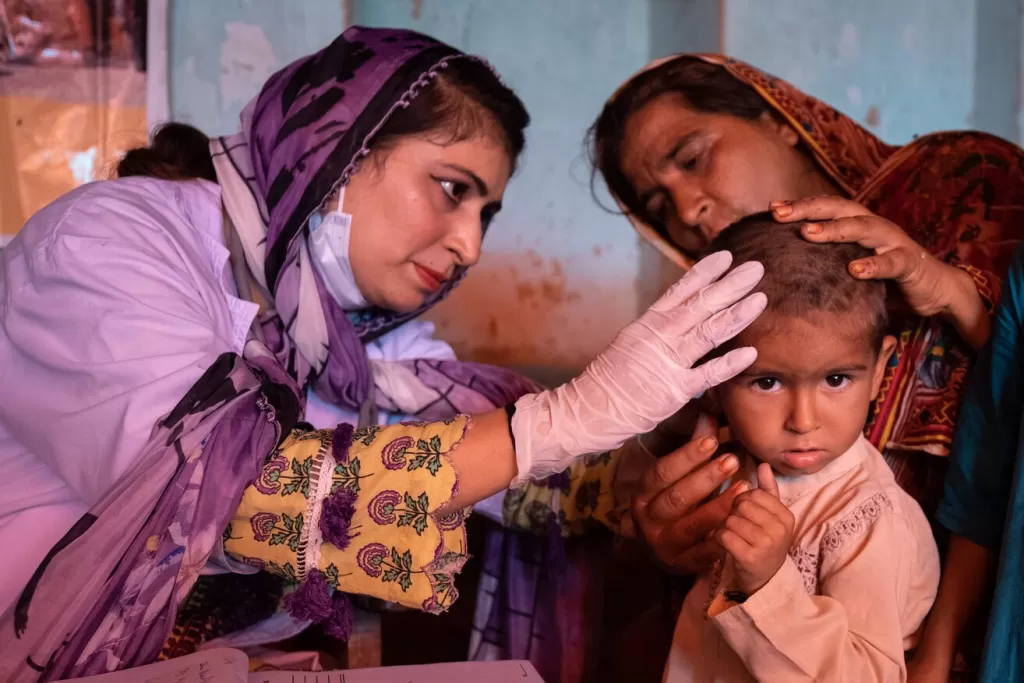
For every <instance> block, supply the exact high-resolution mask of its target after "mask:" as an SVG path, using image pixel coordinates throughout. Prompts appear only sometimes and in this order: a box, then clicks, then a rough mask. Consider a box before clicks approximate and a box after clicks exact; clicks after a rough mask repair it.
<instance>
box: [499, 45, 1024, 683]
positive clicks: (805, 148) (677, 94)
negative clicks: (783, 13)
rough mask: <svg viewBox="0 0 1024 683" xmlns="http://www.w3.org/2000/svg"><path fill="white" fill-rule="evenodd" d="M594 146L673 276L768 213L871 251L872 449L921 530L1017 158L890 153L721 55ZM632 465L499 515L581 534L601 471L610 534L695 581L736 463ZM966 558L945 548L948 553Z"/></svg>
mask: <svg viewBox="0 0 1024 683" xmlns="http://www.w3.org/2000/svg"><path fill="white" fill-rule="evenodd" d="M592 135H593V146H594V148H593V152H594V162H595V169H596V171H597V172H599V173H600V175H601V176H602V177H603V179H604V181H605V182H606V183H607V185H608V187H609V189H610V190H611V193H612V195H613V196H614V197H615V198H616V200H617V201H618V202H619V205H620V207H621V208H622V209H623V210H624V212H625V213H626V215H627V216H628V217H629V219H630V221H631V223H632V224H633V226H634V227H635V228H636V229H637V230H638V232H639V233H640V234H641V235H642V236H643V237H644V238H645V239H647V240H648V241H650V242H651V243H652V244H653V245H654V246H655V247H656V248H657V249H658V250H659V251H660V252H661V253H662V254H664V255H665V256H666V257H667V258H668V259H670V260H671V261H672V262H674V263H675V264H677V265H678V266H680V267H681V268H688V267H689V266H690V264H692V263H693V259H694V258H696V257H697V256H698V255H699V254H700V253H701V252H702V251H703V250H704V249H706V248H707V247H708V245H709V244H710V242H711V240H712V239H713V238H714V237H715V236H716V235H718V234H719V233H720V232H721V231H722V229H723V228H725V227H726V226H727V225H729V224H731V223H733V222H735V221H737V220H738V219H740V218H743V217H745V216H749V215H751V214H755V213H758V212H762V211H765V210H767V209H769V208H770V209H771V211H772V213H773V217H774V218H775V219H776V220H777V221H779V222H799V223H804V225H803V228H802V234H803V236H804V237H805V238H806V239H807V240H810V241H813V242H822V243H824V242H856V243H858V244H860V245H862V246H863V247H865V248H867V249H868V250H870V251H869V252H867V253H866V254H865V255H864V257H863V258H859V259H857V260H855V261H853V262H852V263H850V264H849V272H850V274H851V275H853V276H854V277H857V278H861V279H881V280H887V281H889V282H891V284H892V285H893V287H892V288H891V289H893V290H898V292H899V295H898V296H892V297H890V301H891V302H893V303H894V304H895V308H894V310H892V311H891V318H892V321H891V327H890V330H891V331H892V333H893V334H894V335H895V346H894V349H893V354H892V357H891V358H890V360H889V363H888V365H887V366H886V368H885V372H884V376H883V378H882V381H881V382H880V386H879V395H878V397H877V398H876V399H875V400H874V402H873V404H872V408H871V411H870V413H869V416H868V419H867V421H866V424H865V425H864V429H865V435H866V436H867V438H868V440H869V441H870V443H871V444H872V445H873V446H874V447H875V448H877V449H878V450H879V451H881V453H882V454H883V456H884V457H885V460H886V461H887V462H888V464H889V465H890V467H891V468H892V470H893V472H894V474H895V476H896V480H897V482H898V483H899V485H900V486H901V487H903V488H904V489H905V490H906V491H908V492H909V493H910V494H911V495H912V496H913V498H914V499H916V500H917V501H918V502H919V503H920V504H921V506H922V507H923V509H924V510H925V512H926V513H927V514H928V515H929V517H930V518H931V517H932V516H933V514H934V512H935V509H936V506H937V504H938V502H939V498H940V496H941V493H942V486H943V479H944V475H945V472H946V469H947V456H948V454H949V452H950V446H951V443H952V440H953V428H954V424H955V421H956V417H957V412H958V410H959V407H960V404H961V402H962V400H963V396H964V392H965V388H966V381H967V375H968V372H969V370H970V367H971V365H972V362H973V359H974V356H975V353H976V351H977V350H978V349H979V348H981V347H982V346H983V345H984V344H985V342H986V341H987V339H988V337H989V335H990V329H991V323H990V316H991V315H992V313H993V311H994V309H995V306H996V304H997V303H998V299H999V292H1000V289H1001V284H1002V279H1003V277H1004V276H1005V274H1006V272H1007V268H1008V266H1009V263H1010V260H1011V258H1012V256H1013V254H1014V251H1015V249H1016V247H1017V245H1018V244H1019V243H1020V241H1021V239H1022V237H1024V222H1022V220H1021V209H1020V207H1021V206H1024V153H1022V151H1021V149H1020V148H1018V147H1017V146H1016V145H1013V144H1010V143H1008V142H1005V141H1003V140H1001V139H998V138H996V137H994V136H991V135H988V134H985V133H979V132H957V133H936V134H932V135H926V136H922V137H920V138H918V139H916V140H915V141H914V142H912V143H910V144H908V145H905V146H903V147H894V146H890V145H887V144H885V143H883V142H882V141H880V140H879V139H878V138H876V137H875V136H873V135H872V134H871V133H869V132H868V131H867V130H865V129H864V128H862V127H861V126H859V125H858V124H856V123H855V122H854V121H852V120H851V119H850V118H848V117H846V116H844V115H843V114H841V113H839V112H838V111H836V110H835V109H833V108H832V107H830V106H828V105H827V104H825V103H822V102H820V101H818V100H816V99H814V98H812V97H810V96H808V95H806V94H804V93H802V92H800V91H799V90H797V89H796V88H794V87H793V86H791V85H790V84H788V83H786V82H784V81H781V80H779V79H777V78H774V77H772V76H770V75H768V74H765V73H763V72H761V71H759V70H757V69H756V68H754V67H752V66H750V65H747V64H744V63H742V62H739V61H736V60H732V59H729V58H726V57H721V56H716V55H679V56H675V57H670V58H667V59H663V60H659V61H657V62H655V63H653V64H651V65H650V66H648V67H647V68H646V69H644V70H643V71H641V72H640V73H639V74H637V75H636V76H634V77H633V78H631V79H630V80H629V81H627V82H626V83H625V84H623V85H622V86H621V87H620V88H619V90H618V91H617V92H616V93H615V94H614V95H613V96H612V98H611V99H610V100H609V101H608V102H607V104H606V105H605V107H604V110H603V111H602V112H601V114H600V116H599V117H598V119H597V121H596V122H595V124H594V126H593V128H592ZM871 252H873V253H871ZM890 305H891V306H892V304H890ZM692 412H693V408H692V404H691V407H690V408H689V409H687V410H684V411H683V413H681V414H680V415H679V416H677V417H676V418H674V419H673V420H670V421H667V422H665V423H663V424H662V425H660V426H659V428H658V429H657V430H655V431H654V432H653V433H651V434H648V435H646V436H644V437H642V439H641V442H642V443H643V444H644V445H645V446H646V447H647V448H646V450H648V451H650V452H652V453H654V454H656V455H665V454H669V453H670V452H671V451H672V450H673V449H675V448H677V447H678V446H679V444H680V443H682V442H685V441H687V440H688V439H689V438H690V436H691V435H692V434H694V432H693V431H692V429H693V425H694V416H693V415H692ZM698 424H699V425H701V426H700V427H699V431H698V433H697V435H698V436H700V435H705V434H714V430H713V429H709V428H708V426H707V425H708V423H707V421H706V420H704V419H702V420H701V421H700V422H699V423H698ZM624 453H628V454H629V455H631V456H633V457H631V458H630V461H629V462H626V460H625V459H624V458H613V459H612V460H610V461H608V462H596V463H590V464H589V465H587V466H584V465H583V464H582V463H581V464H578V465H575V466H574V470H573V472H572V475H571V477H570V478H569V479H570V481H571V484H570V490H569V495H565V496H561V497H559V496H558V494H557V493H555V494H552V492H551V490H552V489H554V488H556V487H551V488H533V489H531V490H530V491H528V492H527V493H526V494H525V495H519V496H516V497H511V498H509V499H507V501H506V518H507V519H510V520H512V521H513V522H515V523H516V524H518V525H520V526H525V527H528V526H529V525H530V518H531V516H532V517H533V518H534V519H535V518H537V517H538V515H537V514H536V512H535V507H536V504H537V503H541V502H544V503H547V504H549V505H551V506H553V507H555V508H560V513H561V518H562V519H564V520H565V522H566V524H565V526H566V532H569V531H573V530H577V529H579V528H580V525H579V519H578V517H579V513H578V511H577V509H576V507H575V506H574V505H572V501H573V495H572V493H573V492H574V491H578V490H585V489H586V487H587V484H588V482H589V481H591V480H594V479H602V478H607V476H606V475H603V474H602V471H603V470H604V469H605V468H609V469H612V470H613V471H614V472H615V476H616V478H617V479H619V480H626V481H622V482H621V483H624V484H628V480H632V481H634V482H637V486H638V487H639V488H638V490H636V491H635V494H634V495H632V497H630V496H628V495H621V496H619V497H618V499H617V500H616V501H615V504H616V505H617V506H618V507H619V508H620V510H622V511H623V512H624V511H625V508H626V506H627V505H629V513H630V514H626V515H625V516H624V518H623V519H622V521H621V525H620V530H621V531H623V532H624V533H627V534H628V533H633V532H634V531H635V532H638V535H639V536H640V537H641V538H642V539H643V540H644V541H645V543H646V545H647V546H648V547H649V548H650V550H651V551H652V553H653V555H654V556H655V558H656V559H657V561H658V562H659V564H661V565H662V566H664V567H666V568H667V569H669V570H671V571H673V572H677V573H682V574H694V573H697V572H700V571H702V570H703V569H705V568H706V567H707V566H708V564H709V563H710V562H712V561H713V560H714V559H715V558H716V557H718V556H719V555H720V553H721V548H720V546H719V544H718V543H717V542H716V541H714V540H709V539H708V534H709V533H710V532H711V531H713V530H715V529H717V528H719V527H720V526H721V525H722V524H723V522H724V520H725V519H726V517H727V516H728V515H729V512H730V509H731V507H732V497H733V496H734V495H735V494H736V492H735V489H730V490H729V491H727V492H726V495H722V496H719V497H717V498H715V499H713V500H712V501H711V502H709V503H705V504H703V505H701V504H700V503H701V502H702V501H704V500H705V499H706V498H707V496H708V495H709V494H711V493H712V492H714V491H715V490H717V489H718V488H719V487H720V486H721V485H722V484H723V482H725V481H726V480H727V479H728V478H730V477H731V476H733V474H734V472H735V467H736V464H735V462H734V461H733V460H731V459H725V458H722V459H718V460H715V461H712V462H710V463H708V462H707V460H708V457H709V455H710V452H709V451H707V450H702V449H701V448H700V440H699V439H697V438H694V439H693V440H692V441H691V442H690V443H689V444H687V445H685V446H683V447H682V448H679V449H678V450H676V451H675V452H674V453H671V454H670V455H668V456H667V457H663V458H661V459H660V460H658V461H656V462H655V461H653V460H651V459H649V456H647V459H646V464H644V463H645V456H642V455H637V453H638V450H637V449H631V450H629V451H627V452H624ZM630 501H631V504H629V503H630ZM531 511H532V515H531V514H530V513H531ZM612 521H613V523H614V522H615V521H616V520H615V519H614V517H613V520H612ZM962 547H963V542H962V540H961V539H958V538H956V537H954V538H953V539H952V541H951V549H950V555H951V556H952V557H956V556H958V554H959V552H960V550H961V548H962ZM950 561H951V562H952V561H953V560H950ZM942 592H949V589H948V588H947V587H946V586H945V584H944V586H943V589H942ZM942 592H940V597H939V605H940V606H941V605H942V604H943V601H944V598H943V595H942ZM956 618H959V617H956ZM960 626H962V624H961V625H960ZM953 630H955V629H951V628H949V627H948V625H947V627H943V628H938V629H930V630H929V632H928V636H927V637H926V638H925V640H924V643H923V645H922V649H923V650H924V653H923V654H922V656H921V657H919V661H918V662H915V665H918V664H919V663H920V662H925V663H928V668H929V670H939V671H943V672H948V671H949V669H950V665H951V663H952V657H953V653H954V652H955V643H953V642H952V641H950V634H951V632H952V631H953ZM933 631H934V633H933ZM929 652H931V653H934V656H930V655H929ZM912 673H914V672H913V668H912ZM930 680H939V679H930Z"/></svg>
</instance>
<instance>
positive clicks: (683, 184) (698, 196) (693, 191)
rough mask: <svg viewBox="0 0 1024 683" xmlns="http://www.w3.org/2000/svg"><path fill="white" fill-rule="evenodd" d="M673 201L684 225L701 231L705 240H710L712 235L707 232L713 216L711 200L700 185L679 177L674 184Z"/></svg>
mask: <svg viewBox="0 0 1024 683" xmlns="http://www.w3.org/2000/svg"><path fill="white" fill-rule="evenodd" d="M671 192H672V203H673V205H674V206H675V209H676V214H677V217H678V218H679V220H680V221H682V223H683V224H684V225H686V226H687V227H690V228H696V229H698V230H700V231H701V234H702V235H703V236H704V238H705V240H707V241H710V240H711V237H712V235H710V234H707V231H708V229H709V228H708V225H709V223H710V218H711V200H710V199H709V198H708V196H707V195H706V194H704V192H703V191H702V190H701V188H700V186H699V185H698V184H697V183H695V182H693V181H692V180H689V179H679V180H677V181H676V182H675V183H673V184H672V189H671Z"/></svg>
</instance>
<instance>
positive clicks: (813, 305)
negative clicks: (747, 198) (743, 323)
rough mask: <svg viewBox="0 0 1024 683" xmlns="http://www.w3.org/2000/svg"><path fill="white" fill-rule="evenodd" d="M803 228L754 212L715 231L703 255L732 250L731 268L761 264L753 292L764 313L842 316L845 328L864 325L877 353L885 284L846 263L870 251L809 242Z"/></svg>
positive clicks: (885, 319) (884, 319)
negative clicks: (762, 300)
mask: <svg viewBox="0 0 1024 683" xmlns="http://www.w3.org/2000/svg"><path fill="white" fill-rule="evenodd" d="M802 226H803V222H797V223H777V222H776V221H775V220H774V218H772V215H771V214H770V213H767V212H765V213H759V214H754V215H753V216H748V217H747V218H744V219H742V220H740V221H737V222H736V223H734V224H733V225H730V226H729V227H727V228H726V229H725V230H723V231H722V232H720V233H719V234H718V235H717V236H716V237H715V238H714V239H713V240H712V241H711V244H710V245H709V246H708V248H707V250H705V252H704V253H705V255H707V254H712V253H714V252H716V251H729V252H731V253H732V256H733V263H732V267H733V268H735V267H736V266H738V265H740V264H741V263H746V262H747V261H760V262H761V264H762V265H764V278H763V279H762V280H761V282H760V283H759V284H758V287H757V290H756V291H759V292H764V294H765V295H766V296H767V297H768V308H767V309H766V312H767V313H768V314H775V315H781V316H788V317H793V318H807V317H809V316H810V315H811V314H813V313H816V312H824V313H842V314H846V315H849V316H850V325H854V324H858V323H859V324H861V325H863V328H864V332H865V334H866V336H867V339H869V340H870V341H871V344H872V348H874V349H875V350H878V349H880V348H881V346H882V339H883V338H884V337H885V334H886V331H887V330H888V327H889V316H888V313H887V311H886V308H885V284H884V283H883V282H881V281H879V280H858V279H856V278H855V277H853V276H852V275H850V272H849V270H847V268H848V266H849V263H850V261H854V260H856V259H859V258H864V257H866V256H871V255H872V254H873V252H872V251H871V250H870V249H866V248H864V247H862V246H860V245H859V244H854V243H825V244H818V243H815V242H809V241H807V240H805V239H804V238H803V237H802V236H801V234H800V229H801V227H802ZM762 319H763V318H762ZM755 324H756V323H755Z"/></svg>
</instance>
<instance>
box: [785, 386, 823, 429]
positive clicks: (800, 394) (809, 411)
mask: <svg viewBox="0 0 1024 683" xmlns="http://www.w3.org/2000/svg"><path fill="white" fill-rule="evenodd" d="M816 394H817V392H815V391H807V390H802V389H797V390H796V391H794V392H793V405H792V407H791V408H790V411H789V419H787V420H786V429H788V430H789V431H791V432H795V433H797V434H807V433H809V432H813V431H814V430H815V429H817V428H818V406H817V400H816V398H817V397H816Z"/></svg>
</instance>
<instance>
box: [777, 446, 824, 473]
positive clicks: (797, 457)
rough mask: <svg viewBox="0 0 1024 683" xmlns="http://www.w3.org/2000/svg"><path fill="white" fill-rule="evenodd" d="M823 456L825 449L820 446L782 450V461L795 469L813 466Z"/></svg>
mask: <svg viewBox="0 0 1024 683" xmlns="http://www.w3.org/2000/svg"><path fill="white" fill-rule="evenodd" d="M824 457H825V451H824V450H822V449H820V448H801V449H800V450H793V451H783V452H782V462H783V464H785V465H788V466H789V467H792V468H793V469H795V470H805V469H807V468H808V467H814V466H815V465H817V464H818V463H819V462H821V460H822V459H823V458H824Z"/></svg>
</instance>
